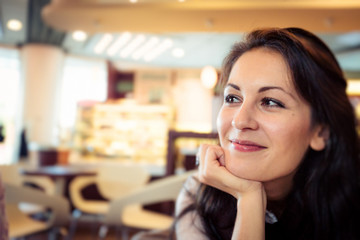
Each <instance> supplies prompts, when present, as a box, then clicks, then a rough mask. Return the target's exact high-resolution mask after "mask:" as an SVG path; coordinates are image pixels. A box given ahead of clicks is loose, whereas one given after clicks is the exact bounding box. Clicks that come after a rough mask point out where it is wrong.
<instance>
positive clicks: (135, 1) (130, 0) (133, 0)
mask: <svg viewBox="0 0 360 240" xmlns="http://www.w3.org/2000/svg"><path fill="white" fill-rule="evenodd" d="M129 2H131V3H137V2H138V0H129Z"/></svg>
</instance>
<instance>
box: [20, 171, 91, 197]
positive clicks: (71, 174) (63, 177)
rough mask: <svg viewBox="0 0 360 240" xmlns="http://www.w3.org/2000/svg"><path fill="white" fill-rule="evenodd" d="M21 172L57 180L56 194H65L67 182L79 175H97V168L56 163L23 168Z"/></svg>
mask: <svg viewBox="0 0 360 240" xmlns="http://www.w3.org/2000/svg"><path fill="white" fill-rule="evenodd" d="M20 172H21V173H22V174H24V175H29V176H47V177H50V178H51V179H53V180H54V182H55V194H57V195H65V194H64V192H65V189H66V184H67V183H68V182H69V181H70V180H71V179H73V178H75V177H78V176H95V175H96V173H97V172H96V169H95V168H91V167H79V166H71V165H61V166H60V165H54V166H44V167H31V168H23V169H21V170H20Z"/></svg>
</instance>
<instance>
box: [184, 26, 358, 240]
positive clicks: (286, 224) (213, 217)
mask: <svg viewBox="0 0 360 240" xmlns="http://www.w3.org/2000/svg"><path fill="white" fill-rule="evenodd" d="M256 48H266V49H269V50H271V51H274V52H277V53H279V54H281V56H282V57H283V58H284V60H285V62H286V63H287V65H288V68H289V72H290V74H291V78H292V80H293V84H294V86H295V88H296V90H297V91H298V93H299V95H300V96H302V97H303V99H305V101H307V102H308V103H309V105H310V107H311V113H312V121H313V123H319V124H322V125H323V126H326V127H328V129H329V130H330V137H329V140H328V141H327V145H326V147H325V149H324V150H323V151H313V150H312V149H310V148H309V149H308V151H307V152H306V154H305V156H304V159H303V161H302V162H301V164H300V166H299V169H298V171H297V173H296V175H295V177H294V180H293V181H294V185H293V186H294V187H293V189H292V192H291V193H290V194H289V196H288V197H287V198H286V201H285V203H283V207H284V210H283V214H282V215H281V216H279V219H278V220H279V221H278V223H276V224H275V225H274V226H270V225H269V226H267V227H266V238H267V239H339V240H340V239H360V228H359V226H357V224H355V223H356V222H358V221H359V220H358V218H359V215H360V190H359V185H360V177H359V176H360V172H359V145H358V136H357V132H356V118H355V114H354V110H353V107H352V105H351V104H350V101H349V99H348V97H347V95H346V85H347V84H346V80H345V78H344V76H343V73H342V70H341V69H340V66H339V64H338V62H337V60H336V58H335V56H334V55H333V53H332V52H331V51H330V50H329V48H328V47H327V46H326V45H325V44H324V42H323V41H322V40H320V39H319V38H318V37H317V36H315V35H314V34H312V33H310V32H308V31H306V30H303V29H299V28H281V29H280V28H269V29H261V30H256V31H253V32H251V33H249V34H248V35H247V36H246V38H245V39H244V41H241V42H239V43H236V44H234V46H233V47H232V49H231V51H230V53H229V54H228V56H227V57H226V58H225V60H224V62H223V69H222V77H221V79H222V80H221V81H222V82H223V83H226V82H227V80H228V77H229V74H230V72H231V69H232V67H233V65H234V63H235V62H236V60H237V59H238V58H239V57H240V56H242V54H244V53H245V52H247V51H250V50H252V49H256ZM193 197H194V203H193V204H192V205H191V206H189V207H188V208H187V209H186V210H185V212H184V214H185V213H186V211H197V212H198V214H199V215H200V217H201V219H202V222H203V226H204V232H205V234H206V235H207V236H208V238H209V239H230V238H231V234H232V229H233V224H234V222H235V216H236V200H235V199H234V198H233V197H232V196H230V195H228V194H226V193H224V192H221V191H220V190H217V189H215V188H212V187H209V186H202V187H201V191H199V192H198V194H197V195H196V196H193Z"/></svg>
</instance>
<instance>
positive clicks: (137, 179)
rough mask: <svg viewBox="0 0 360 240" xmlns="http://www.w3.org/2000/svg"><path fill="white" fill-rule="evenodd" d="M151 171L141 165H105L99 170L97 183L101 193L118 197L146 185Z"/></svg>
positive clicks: (110, 198) (110, 196)
mask: <svg viewBox="0 0 360 240" xmlns="http://www.w3.org/2000/svg"><path fill="white" fill-rule="evenodd" d="M149 180H150V173H149V172H148V171H147V170H145V169H144V168H143V167H142V166H139V165H125V164H119V165H104V166H101V167H100V168H99V170H98V174H97V179H96V184H97V187H98V189H99V192H100V194H101V195H102V196H103V197H105V198H107V199H109V200H112V199H116V198H119V197H121V196H124V195H126V194H128V193H130V192H132V191H134V190H137V189H139V188H140V187H142V186H144V185H145V184H146V183H147V182H148V181H149Z"/></svg>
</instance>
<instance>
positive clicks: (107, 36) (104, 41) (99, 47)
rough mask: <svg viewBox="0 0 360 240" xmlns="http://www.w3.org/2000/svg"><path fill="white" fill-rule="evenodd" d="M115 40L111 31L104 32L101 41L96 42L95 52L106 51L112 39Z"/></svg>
mask: <svg viewBox="0 0 360 240" xmlns="http://www.w3.org/2000/svg"><path fill="white" fill-rule="evenodd" d="M112 40H113V36H112V35H111V34H109V33H107V34H104V36H103V37H102V38H101V39H100V41H99V42H98V43H97V44H96V46H95V48H94V52H95V53H97V54H101V53H103V52H104V50H105V48H107V46H109V44H110V43H111V41H112Z"/></svg>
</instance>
